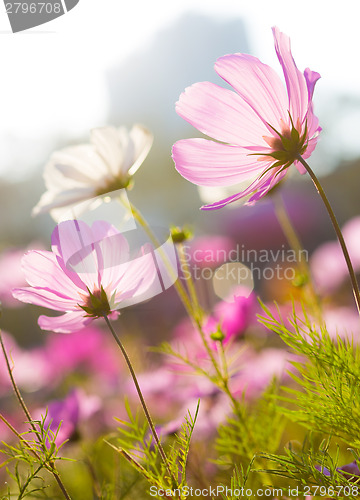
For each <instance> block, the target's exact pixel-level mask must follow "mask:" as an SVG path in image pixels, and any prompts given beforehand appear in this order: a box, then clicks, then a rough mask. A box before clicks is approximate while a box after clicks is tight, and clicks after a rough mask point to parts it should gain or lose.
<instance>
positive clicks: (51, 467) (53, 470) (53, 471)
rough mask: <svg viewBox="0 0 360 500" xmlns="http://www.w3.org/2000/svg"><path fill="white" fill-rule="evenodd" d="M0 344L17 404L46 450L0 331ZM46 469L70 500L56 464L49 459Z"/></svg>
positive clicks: (67, 499)
mask: <svg viewBox="0 0 360 500" xmlns="http://www.w3.org/2000/svg"><path fill="white" fill-rule="evenodd" d="M0 344H1V349H2V351H3V354H4V357H5V362H6V367H7V371H8V374H9V377H10V380H11V385H12V387H13V390H14V392H15V396H16V398H17V400H18V401H19V404H20V406H21V408H22V410H23V412H24V413H25V415H26V418H27V420H28V422H29V424H30V425H31V428H32V430H33V432H34V434H35V436H36V437H37V440H38V442H39V444H40V445H41V446H42V448H43V450H44V451H47V450H46V446H45V445H44V443H43V442H42V441H41V438H40V436H39V431H38V430H37V428H36V426H35V424H34V422H33V419H32V417H31V414H30V412H29V410H28V408H27V406H26V404H25V401H24V399H23V397H22V395H21V393H20V391H19V388H18V386H17V385H16V382H15V379H14V376H13V374H12V369H11V366H10V362H9V357H8V355H7V352H6V349H5V345H4V342H3V338H2V335H1V332H0ZM2 420H3V419H2ZM48 470H49V472H51V474H52V475H53V476H54V478H55V480H56V482H57V483H58V485H59V488H60V489H61V491H62V493H63V495H64V497H65V498H66V500H71V498H70V496H69V494H68V492H67V491H66V488H65V486H64V484H63V482H62V481H61V478H60V476H59V473H58V471H57V469H56V466H55V464H54V462H52V461H51V462H49V464H48Z"/></svg>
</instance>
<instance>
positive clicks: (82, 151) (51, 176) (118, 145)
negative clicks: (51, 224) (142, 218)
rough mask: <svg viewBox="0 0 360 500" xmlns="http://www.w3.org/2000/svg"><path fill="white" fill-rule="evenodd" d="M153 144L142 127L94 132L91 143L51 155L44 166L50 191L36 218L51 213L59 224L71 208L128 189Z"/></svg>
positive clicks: (47, 186) (113, 128)
mask: <svg viewBox="0 0 360 500" xmlns="http://www.w3.org/2000/svg"><path fill="white" fill-rule="evenodd" d="M152 142H153V136H152V134H151V133H150V132H149V131H148V130H147V129H146V128H144V127H143V126H141V125H134V126H133V127H132V129H131V130H130V131H127V129H126V128H125V127H121V128H118V129H117V128H115V127H103V128H96V129H93V130H92V131H91V133H90V144H79V145H77V146H71V147H67V148H65V149H62V150H60V151H56V152H55V153H53V154H52V156H51V158H50V160H49V162H48V163H47V165H46V166H45V171H44V180H45V185H46V188H47V191H46V192H45V193H44V194H43V195H42V197H41V199H40V201H39V202H38V204H37V205H36V206H35V207H34V208H33V212H32V213H33V215H38V214H41V213H45V212H50V214H51V216H52V217H53V218H54V219H55V220H56V221H59V220H60V219H61V217H62V215H63V214H64V212H68V211H69V209H71V207H72V206H75V205H77V204H79V203H81V202H84V201H86V200H91V199H92V198H94V197H96V196H99V195H102V194H106V193H109V192H111V191H116V190H118V189H123V188H126V187H128V186H129V183H130V181H131V177H132V176H133V175H134V173H135V172H136V171H137V169H138V168H139V167H140V165H141V164H142V162H143V161H144V160H145V158H146V156H147V154H148V152H149V150H150V148H151V145H152Z"/></svg>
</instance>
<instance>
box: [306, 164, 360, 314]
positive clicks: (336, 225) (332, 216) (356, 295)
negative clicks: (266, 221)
mask: <svg viewBox="0 0 360 500" xmlns="http://www.w3.org/2000/svg"><path fill="white" fill-rule="evenodd" d="M297 159H298V160H299V162H300V163H301V164H302V165H303V166H304V167H305V168H306V170H307V172H308V174H309V175H310V177H311V179H312V181H313V183H314V185H315V187H316V189H317V192H318V193H319V195H320V196H321V199H322V201H323V202H324V205H325V207H326V210H327V212H328V214H329V217H330V219H331V222H332V225H333V226H334V229H335V233H336V236H337V238H338V240H339V243H340V246H341V249H342V251H343V254H344V257H345V261H346V265H347V268H348V271H349V275H350V279H351V284H352V289H353V293H354V298H355V302H356V306H357V308H358V312H359V314H360V292H359V286H358V283H357V280H356V276H355V272H354V268H353V266H352V263H351V259H350V255H349V252H348V249H347V247H346V244H345V240H344V237H343V235H342V232H341V229H340V226H339V223H338V221H337V220H336V217H335V214H334V212H333V209H332V208H331V205H330V203H329V200H328V199H327V197H326V194H325V192H324V190H323V188H322V186H321V184H320V182H319V180H318V178H317V177H316V175H315V173H314V172H313V170H312V169H311V168H310V166H309V165H308V164H307V162H306V161H305V160H304V159H303V157H302V156H301V155H298V157H297Z"/></svg>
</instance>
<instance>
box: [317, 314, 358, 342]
mask: <svg viewBox="0 0 360 500" xmlns="http://www.w3.org/2000/svg"><path fill="white" fill-rule="evenodd" d="M323 317H324V321H325V324H326V329H327V331H328V332H329V334H330V337H332V338H334V339H335V338H336V337H337V336H339V337H340V338H342V339H345V338H348V339H352V340H353V341H354V342H358V338H359V333H360V325H359V313H358V311H357V310H356V309H355V308H353V307H348V306H342V307H332V308H326V309H325V310H324V312H323Z"/></svg>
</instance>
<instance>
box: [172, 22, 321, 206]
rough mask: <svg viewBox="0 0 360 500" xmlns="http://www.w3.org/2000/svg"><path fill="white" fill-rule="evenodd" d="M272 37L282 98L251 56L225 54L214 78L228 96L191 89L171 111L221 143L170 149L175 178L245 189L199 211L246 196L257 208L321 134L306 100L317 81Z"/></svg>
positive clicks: (286, 43) (215, 89)
mask: <svg viewBox="0 0 360 500" xmlns="http://www.w3.org/2000/svg"><path fill="white" fill-rule="evenodd" d="M273 34H274V39H275V50H276V53H277V56H278V59H279V62H280V64H281V66H282V69H283V73H284V77H285V81H286V87H287V92H286V91H285V88H284V86H283V84H282V82H281V80H280V78H279V77H278V75H277V74H276V73H275V71H274V70H273V69H272V68H270V67H269V66H267V65H266V64H263V63H261V62H260V61H259V60H258V59H257V58H256V57H253V56H250V55H246V54H231V55H226V56H224V57H221V58H220V59H218V60H217V62H216V63H215V71H216V72H217V73H218V74H219V76H220V77H221V78H223V79H224V80H225V81H226V82H227V83H229V84H230V85H231V86H232V87H233V89H234V90H235V92H233V91H231V90H228V89H224V88H222V87H219V86H217V85H215V84H213V83H210V82H201V83H196V84H195V85H192V86H191V87H188V88H187V89H186V90H185V92H184V93H183V94H181V96H180V99H179V101H178V103H177V105H176V111H177V113H178V114H179V115H180V116H181V117H182V118H184V119H185V120H187V121H188V122H189V123H190V124H191V125H193V126H194V127H196V128H197V129H199V130H200V132H202V133H204V134H206V135H208V136H210V137H213V138H214V139H215V140H216V141H220V142H214V141H210V140H207V139H186V140H181V141H178V142H177V143H176V144H174V146H173V159H174V162H175V166H176V169H177V170H178V171H179V173H180V174H181V175H182V176H183V177H185V178H186V179H188V180H189V181H191V182H193V183H194V184H197V185H199V186H230V185H233V184H237V183H240V182H243V181H246V182H247V184H248V187H247V188H246V189H245V190H243V191H241V192H239V193H237V194H235V195H232V196H230V197H228V198H226V199H223V200H221V201H219V202H217V203H213V204H210V205H205V206H204V207H202V208H203V209H207V210H209V209H215V208H221V207H223V206H225V205H227V204H228V203H231V202H233V201H235V200H238V199H240V198H243V197H245V196H248V195H251V197H250V199H249V203H253V202H255V201H257V200H258V199H260V198H262V197H263V196H264V195H265V194H266V193H267V192H268V191H269V190H270V189H271V188H273V187H274V186H275V185H276V184H277V183H278V182H280V181H281V179H282V178H283V177H284V176H285V174H286V172H287V169H288V167H290V165H291V164H292V163H294V164H295V166H296V167H297V169H298V170H299V172H300V173H301V174H303V173H305V169H304V167H303V166H302V165H301V164H300V163H299V162H298V161H297V160H296V158H297V155H298V154H300V155H302V156H303V158H308V157H309V156H310V155H311V153H312V152H313V151H314V149H315V146H316V143H317V140H318V135H319V132H320V130H321V128H320V127H319V124H318V119H317V118H316V117H315V115H314V114H313V104H312V97H313V92H314V87H315V83H316V82H317V80H318V79H319V78H320V75H319V74H318V73H316V72H314V71H311V70H310V69H308V68H307V69H306V70H305V71H304V73H301V72H300V71H299V70H298V69H297V67H296V65H295V62H294V60H293V58H292V55H291V50H290V40H289V38H288V37H287V36H286V35H284V34H283V33H281V32H280V31H279V29H278V28H273ZM224 143H226V144H224ZM249 183H250V184H249Z"/></svg>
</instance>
